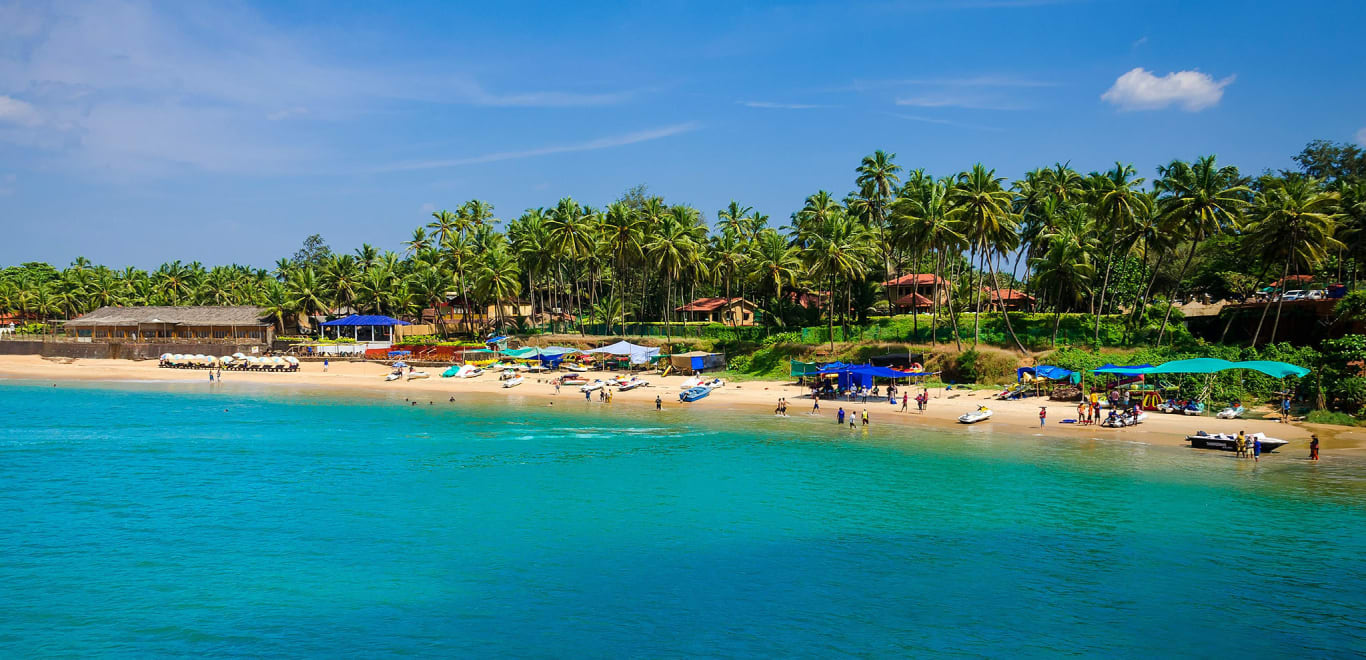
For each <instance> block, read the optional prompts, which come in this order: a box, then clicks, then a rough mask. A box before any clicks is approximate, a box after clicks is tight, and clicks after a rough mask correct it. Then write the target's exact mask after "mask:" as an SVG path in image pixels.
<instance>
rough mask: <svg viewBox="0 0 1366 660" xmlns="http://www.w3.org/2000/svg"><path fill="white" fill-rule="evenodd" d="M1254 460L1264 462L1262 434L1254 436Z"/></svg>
mask: <svg viewBox="0 0 1366 660" xmlns="http://www.w3.org/2000/svg"><path fill="white" fill-rule="evenodd" d="M1252 460H1253V462H1255V463H1261V462H1262V438H1261V436H1256V435H1254V436H1252Z"/></svg>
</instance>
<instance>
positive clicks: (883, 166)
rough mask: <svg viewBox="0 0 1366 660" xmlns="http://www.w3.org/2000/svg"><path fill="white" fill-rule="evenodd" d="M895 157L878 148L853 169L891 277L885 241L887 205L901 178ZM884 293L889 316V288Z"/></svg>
mask: <svg viewBox="0 0 1366 660" xmlns="http://www.w3.org/2000/svg"><path fill="white" fill-rule="evenodd" d="M894 158H896V154H889V153H887V152H885V151H883V150H881V149H879V150H877V151H874V152H873V153H872V154H871V155H868V156H864V157H863V162H861V163H859V166H858V169H857V170H856V171H857V172H858V177H857V178H856V179H855V180H854V182H855V183H856V184H858V186H859V189H860V191H861V193H862V196H863V199H864V200H865V201H866V202H867V205H868V211H869V215H870V216H871V217H872V221H873V226H874V227H876V228H877V235H878V245H879V246H880V247H881V249H882V270H883V274H884V275H890V274H891V270H892V255H891V250H890V245H891V244H890V243H889V242H888V241H887V204H888V203H889V202H890V201H891V199H892V194H893V193H894V192H895V191H896V186H897V184H898V183H900V182H901V179H900V177H898V176H897V174H896V173H897V172H900V171H901V166H900V165H897V164H895V163H893V162H892V159H894ZM886 293H887V313H888V314H891V310H892V291H891V289H887V290H886Z"/></svg>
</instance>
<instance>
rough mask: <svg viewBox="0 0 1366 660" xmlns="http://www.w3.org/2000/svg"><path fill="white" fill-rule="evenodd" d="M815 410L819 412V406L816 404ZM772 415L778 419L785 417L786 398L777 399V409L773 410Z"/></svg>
mask: <svg viewBox="0 0 1366 660" xmlns="http://www.w3.org/2000/svg"><path fill="white" fill-rule="evenodd" d="M816 410H820V404H819V403H817V404H816ZM773 414H774V415H776V416H778V417H787V397H782V398H781V399H778V407H777V408H774V409H773Z"/></svg>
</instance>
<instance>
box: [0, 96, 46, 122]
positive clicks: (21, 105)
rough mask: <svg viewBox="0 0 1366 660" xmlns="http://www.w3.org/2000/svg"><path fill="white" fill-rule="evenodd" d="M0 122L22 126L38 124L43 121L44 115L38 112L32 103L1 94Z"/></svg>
mask: <svg viewBox="0 0 1366 660" xmlns="http://www.w3.org/2000/svg"><path fill="white" fill-rule="evenodd" d="M0 122H9V123H11V124H19V125H20V126H37V125H39V124H41V123H43V117H42V115H40V114H38V109H37V108H35V107H33V104H32V103H28V102H27V101H21V100H19V99H16V98H13V97H9V96H0Z"/></svg>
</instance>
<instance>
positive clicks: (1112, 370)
mask: <svg viewBox="0 0 1366 660" xmlns="http://www.w3.org/2000/svg"><path fill="white" fill-rule="evenodd" d="M1152 368H1153V365H1151V364H1147V363H1144V364H1135V365H1130V366H1118V365H1114V364H1110V363H1108V362H1107V363H1106V364H1105V366H1103V367H1101V368H1099V369H1092V370H1091V373H1093V374H1110V375H1112V376H1142V375H1144V374H1147V373H1151V372H1150V371H1148V370H1149V369H1152Z"/></svg>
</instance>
